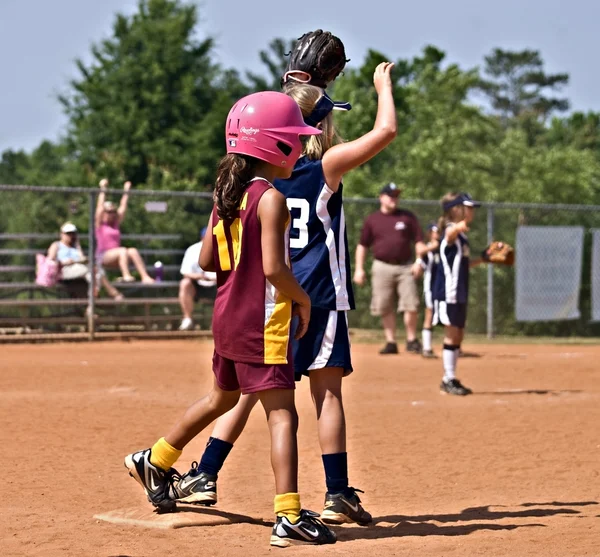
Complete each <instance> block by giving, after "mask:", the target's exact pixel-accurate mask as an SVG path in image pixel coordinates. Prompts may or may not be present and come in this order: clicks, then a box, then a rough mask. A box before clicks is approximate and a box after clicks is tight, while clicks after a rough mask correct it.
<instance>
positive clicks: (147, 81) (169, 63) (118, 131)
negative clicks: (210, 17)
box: [61, 0, 246, 188]
mask: <svg viewBox="0 0 600 557" xmlns="http://www.w3.org/2000/svg"><path fill="white" fill-rule="evenodd" d="M196 22H197V11H196V7H195V5H193V4H185V3H182V2H180V1H179V0H140V1H139V4H138V11H137V13H135V14H134V15H133V16H131V17H127V16H124V15H117V17H116V20H115V23H114V25H113V31H112V36H111V37H110V38H108V39H106V40H104V41H102V42H101V43H100V44H95V45H93V46H92V48H91V52H92V56H93V61H92V63H91V64H89V65H86V64H85V63H84V62H82V61H81V60H78V61H77V68H78V70H79V74H80V76H79V78H78V79H75V80H73V81H72V82H71V84H70V90H69V91H68V92H67V93H65V94H64V95H62V96H61V102H62V103H63V105H64V108H65V111H66V113H67V115H68V117H69V121H70V127H69V136H70V139H71V142H72V145H73V148H74V149H75V150H76V151H77V153H78V156H79V158H80V160H81V162H82V163H83V164H86V165H89V166H90V168H92V169H93V170H94V172H95V173H96V174H97V175H99V176H100V175H101V176H108V177H111V178H114V179H119V180H121V179H125V178H129V179H132V180H133V181H134V182H137V183H140V182H145V183H147V185H149V186H152V187H154V188H167V187H168V188H174V187H179V188H197V187H198V186H199V185H202V186H203V185H204V184H206V183H208V182H210V181H211V180H212V176H213V172H214V168H215V161H216V160H217V159H218V158H219V156H221V155H222V154H223V151H224V148H223V131H222V130H223V122H224V121H225V116H226V114H227V112H228V110H229V108H230V107H231V104H232V103H233V101H234V100H235V99H236V98H238V97H239V96H240V95H241V94H242V93H245V91H246V88H245V87H244V86H243V85H242V83H241V82H240V79H239V76H238V75H237V73H236V72H234V71H227V72H223V71H222V70H221V69H220V68H219V67H218V66H217V65H216V64H214V63H213V62H212V61H211V54H212V50H213V41H212V39H211V38H205V39H204V40H201V41H198V40H196V39H195V38H194V28H195V25H196Z"/></svg>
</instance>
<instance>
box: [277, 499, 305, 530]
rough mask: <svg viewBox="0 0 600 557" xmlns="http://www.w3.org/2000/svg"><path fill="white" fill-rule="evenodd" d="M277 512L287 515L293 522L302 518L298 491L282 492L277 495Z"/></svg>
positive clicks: (280, 514) (278, 514) (279, 514)
mask: <svg viewBox="0 0 600 557" xmlns="http://www.w3.org/2000/svg"><path fill="white" fill-rule="evenodd" d="M274 507H275V514H276V515H277V516H285V517H286V518H287V519H288V520H289V521H290V522H291V523H292V524H295V523H296V522H298V520H299V519H300V508H301V507H300V495H299V494H298V493H282V494H280V495H275V501H274Z"/></svg>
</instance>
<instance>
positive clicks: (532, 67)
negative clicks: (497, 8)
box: [479, 48, 569, 123]
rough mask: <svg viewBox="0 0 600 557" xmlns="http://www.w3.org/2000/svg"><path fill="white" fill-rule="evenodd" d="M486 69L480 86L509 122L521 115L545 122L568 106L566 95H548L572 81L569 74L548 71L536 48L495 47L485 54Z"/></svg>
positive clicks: (495, 108) (503, 117)
mask: <svg viewBox="0 0 600 557" xmlns="http://www.w3.org/2000/svg"><path fill="white" fill-rule="evenodd" d="M483 71H484V74H485V77H483V78H482V79H481V81H480V83H479V88H480V89H481V91H483V93H484V94H486V95H487V97H488V99H489V101H490V103H491V105H492V108H493V110H494V111H495V113H497V114H499V115H500V116H501V117H502V119H503V120H504V122H506V123H508V122H509V121H510V119H518V118H520V117H522V116H526V117H533V118H535V119H536V120H540V121H545V120H546V119H547V118H548V117H549V116H550V115H551V114H553V113H554V112H564V111H565V110H567V109H568V108H569V101H568V100H567V99H566V98H564V97H554V96H549V94H550V92H553V91H560V90H561V89H562V88H563V87H564V86H566V85H567V84H568V83H569V75H568V74H566V73H558V74H548V73H546V72H545V71H544V62H543V60H542V57H541V55H540V52H539V51H537V50H522V51H518V52H514V51H510V50H503V49H501V48H495V49H494V50H493V51H492V52H491V54H489V55H488V56H486V57H485V65H484V70H483Z"/></svg>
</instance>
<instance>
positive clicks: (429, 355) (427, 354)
mask: <svg viewBox="0 0 600 557" xmlns="http://www.w3.org/2000/svg"><path fill="white" fill-rule="evenodd" d="M423 358H437V356H436V355H435V353H434V352H433V350H423Z"/></svg>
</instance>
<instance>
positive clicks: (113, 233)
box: [95, 179, 154, 283]
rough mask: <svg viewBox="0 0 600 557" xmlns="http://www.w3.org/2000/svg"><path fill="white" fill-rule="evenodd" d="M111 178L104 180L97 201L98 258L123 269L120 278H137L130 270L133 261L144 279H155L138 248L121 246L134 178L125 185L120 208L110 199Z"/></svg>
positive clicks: (131, 279)
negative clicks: (122, 225)
mask: <svg viewBox="0 0 600 557" xmlns="http://www.w3.org/2000/svg"><path fill="white" fill-rule="evenodd" d="M107 187H108V180H106V179H104V180H101V181H100V195H99V196H98V204H97V205H96V219H95V220H96V242H97V244H98V245H97V248H96V262H97V263H98V264H99V265H101V266H102V267H105V268H109V269H117V268H118V269H120V270H121V277H120V280H122V281H124V282H134V281H135V278H133V276H132V275H131V272H130V271H129V263H130V262H133V264H134V265H135V268H136V269H137V271H138V273H139V274H140V278H141V280H142V282H144V283H152V282H154V279H153V278H152V277H151V276H150V275H149V274H148V272H147V271H146V266H145V264H144V260H143V259H142V256H141V255H140V253H139V252H138V250H137V249H136V248H124V247H121V224H122V222H123V220H124V219H125V213H126V212H127V199H128V197H129V195H128V192H129V190H130V189H131V182H125V184H124V185H123V191H124V193H123V196H122V197H121V203H119V208H118V209H117V208H116V207H115V206H114V204H113V203H112V202H111V201H106V199H105V197H106V189H107Z"/></svg>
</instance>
